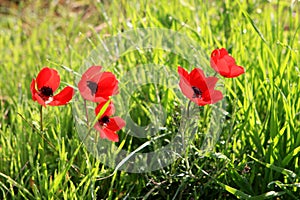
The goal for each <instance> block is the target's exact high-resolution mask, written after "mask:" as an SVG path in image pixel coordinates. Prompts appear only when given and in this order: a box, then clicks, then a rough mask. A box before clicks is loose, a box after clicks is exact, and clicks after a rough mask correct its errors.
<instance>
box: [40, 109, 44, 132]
mask: <svg viewBox="0 0 300 200" xmlns="http://www.w3.org/2000/svg"><path fill="white" fill-rule="evenodd" d="M40 129H41V132H43V106H41V107H40Z"/></svg>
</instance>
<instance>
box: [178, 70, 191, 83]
mask: <svg viewBox="0 0 300 200" xmlns="http://www.w3.org/2000/svg"><path fill="white" fill-rule="evenodd" d="M178 74H179V76H180V78H183V79H185V81H187V82H189V81H190V76H189V73H188V72H187V71H186V70H185V69H183V68H182V67H180V66H178Z"/></svg>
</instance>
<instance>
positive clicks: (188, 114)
mask: <svg viewBox="0 0 300 200" xmlns="http://www.w3.org/2000/svg"><path fill="white" fill-rule="evenodd" d="M191 103H192V101H191V100H189V103H188V106H187V108H186V116H187V118H189V117H190V107H191Z"/></svg>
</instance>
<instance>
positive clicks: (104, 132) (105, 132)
mask: <svg viewBox="0 0 300 200" xmlns="http://www.w3.org/2000/svg"><path fill="white" fill-rule="evenodd" d="M94 128H95V129H96V130H97V131H99V132H100V137H101V138H103V139H108V140H110V141H113V142H119V136H118V134H116V132H115V131H111V130H109V129H108V128H106V127H104V126H102V127H101V126H100V124H99V123H96V124H95V126H94Z"/></svg>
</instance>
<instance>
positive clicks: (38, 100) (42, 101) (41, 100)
mask: <svg viewBox="0 0 300 200" xmlns="http://www.w3.org/2000/svg"><path fill="white" fill-rule="evenodd" d="M34 96H35V98H36V100H37V102H38V103H39V104H40V105H42V106H44V107H46V103H45V101H44V99H43V98H42V97H41V96H40V95H39V94H38V93H35V95H34Z"/></svg>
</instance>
